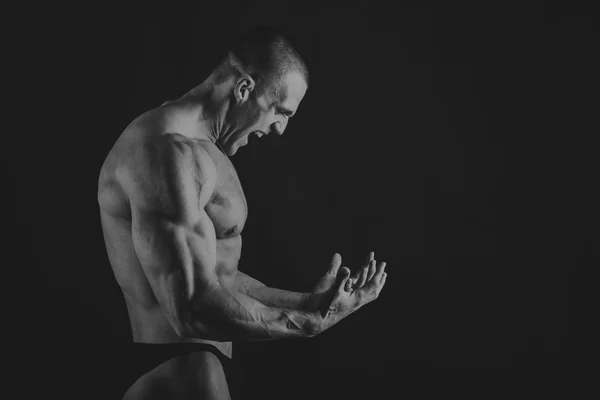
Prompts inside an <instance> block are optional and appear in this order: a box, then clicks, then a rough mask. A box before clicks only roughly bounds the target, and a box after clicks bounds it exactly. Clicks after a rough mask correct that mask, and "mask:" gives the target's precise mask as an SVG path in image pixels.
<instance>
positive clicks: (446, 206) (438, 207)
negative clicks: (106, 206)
mask: <svg viewBox="0 0 600 400" xmlns="http://www.w3.org/2000/svg"><path fill="white" fill-rule="evenodd" d="M82 3H83V2H82ZM368 4H369V6H367V5H365V6H361V7H359V6H349V5H345V6H339V7H334V6H321V7H318V8H315V7H314V5H301V4H299V3H296V4H293V3H290V4H286V3H281V2H272V1H262V2H260V3H255V4H250V3H243V4H235V3H227V4H225V3H223V5H214V4H212V5H209V4H205V3H203V2H195V3H193V4H187V5H179V4H178V5H168V4H166V3H165V4H163V5H162V6H149V5H145V6H143V7H140V8H138V7H133V6H128V7H124V6H119V7H114V6H108V5H97V6H90V5H84V4H79V5H76V4H72V5H68V6H67V5H61V6H60V7H58V6H57V7H56V8H54V9H52V10H48V11H47V14H46V15H43V17H44V20H45V21H44V22H45V24H44V26H45V27H47V29H45V30H44V32H43V34H40V36H39V37H38V41H39V42H43V43H46V47H45V50H46V51H47V60H46V61H47V62H48V63H49V64H48V65H47V66H43V65H41V67H43V70H42V68H40V72H39V75H38V76H39V77H41V79H42V80H44V81H45V82H43V83H46V84H47V86H46V87H47V94H48V96H47V104H46V105H45V106H46V107H45V109H44V110H43V111H42V112H40V113H39V116H40V117H42V119H43V120H46V121H47V123H48V126H47V128H46V129H45V130H43V131H40V132H39V133H31V134H29V135H28V136H26V141H28V142H29V143H34V144H35V146H33V147H35V150H34V152H33V153H31V154H35V155H34V156H33V157H32V159H33V162H32V163H25V164H26V165H23V163H21V164H18V163H16V164H13V165H14V167H13V168H9V173H10V175H11V177H12V178H13V179H12V181H11V182H12V185H13V186H11V187H12V188H14V190H13V193H15V195H14V196H12V199H13V200H14V205H15V206H16V207H17V208H15V210H20V211H18V212H16V213H14V214H17V215H19V216H25V218H17V219H16V220H17V221H19V223H18V224H16V225H15V231H14V232H16V235H17V236H18V237H19V238H21V239H22V240H19V241H18V243H19V245H18V246H14V247H13V250H16V251H18V252H19V253H18V254H20V255H21V257H22V258H21V259H26V260H28V261H27V262H26V263H25V264H26V267H24V268H26V270H27V274H29V276H30V278H33V277H35V279H31V280H33V282H34V283H33V286H31V285H28V288H29V289H30V290H31V291H32V292H33V293H35V294H41V296H27V298H31V297H39V298H40V299H41V301H39V300H36V301H32V303H33V304H35V306H34V307H27V308H28V311H27V312H26V313H25V315H26V319H27V320H28V321H27V322H29V323H31V324H32V325H34V326H35V328H34V329H33V330H31V331H29V333H31V335H32V337H33V338H32V340H33V343H35V345H34V346H38V345H39V346H40V347H39V348H40V349H42V348H45V349H46V350H47V349H50V350H51V352H50V353H38V354H47V355H45V356H44V357H43V359H44V361H46V362H48V369H45V370H44V375H45V376H46V377H49V378H50V380H51V383H52V385H53V387H56V388H57V389H58V390H59V392H58V393H62V394H63V395H64V396H66V397H69V398H70V396H71V394H73V395H76V394H81V393H82V392H80V390H83V391H84V392H83V393H85V394H86V396H84V397H89V396H91V397H92V398H93V397H94V396H98V397H99V398H100V397H102V398H107V397H106V395H105V392H107V393H108V390H109V388H110V386H111V382H112V381H113V377H114V375H115V374H118V373H119V366H120V365H123V362H122V361H120V360H119V351H120V350H119V349H120V348H121V346H122V345H123V344H125V343H127V342H128V341H129V340H131V333H130V328H129V322H128V319H127V312H126V308H125V304H124V300H123V297H122V295H121V293H120V291H119V288H118V286H117V284H116V282H115V280H114V277H113V275H112V271H111V269H110V266H109V264H108V260H107V256H106V252H105V249H104V243H103V240H102V234H101V229H100V222H99V215H98V206H97V201H96V190H97V177H98V173H99V169H100V166H101V165H102V162H103V161H104V157H105V156H106V154H107V153H108V151H109V150H110V149H111V147H112V145H113V143H114V142H115V140H116V138H117V137H118V135H119V134H120V133H121V131H122V130H123V129H124V128H125V126H127V124H128V123H129V122H130V121H131V120H132V119H133V118H135V117H136V116H137V115H139V114H140V113H142V112H144V111H145V110H148V109H150V108H153V107H156V106H158V105H160V104H161V103H162V102H164V101H166V100H170V99H174V98H176V97H178V96H180V95H181V94H183V93H184V92H186V91H187V90H189V89H190V88H191V87H193V86H195V85H197V84H198V83H200V82H202V81H203V80H204V78H205V77H206V76H207V75H208V74H209V73H210V71H211V70H212V68H213V67H214V66H215V65H216V63H217V62H218V61H219V60H220V57H221V56H222V55H223V51H224V50H225V46H226V44H227V43H228V42H229V41H230V40H231V39H232V38H233V37H234V36H235V35H237V34H238V33H240V32H242V31H244V30H246V29H247V28H250V27H252V26H255V25H264V24H271V25H276V26H279V27H282V28H284V29H285V30H286V31H287V32H288V33H289V35H290V37H291V39H292V40H294V41H295V42H296V44H297V46H298V48H299V50H300V52H301V54H302V55H303V56H304V57H305V59H306V61H307V63H308V65H309V68H310V72H311V86H310V88H309V91H308V93H307V95H306V97H305V99H304V101H303V103H302V105H301V107H300V109H299V112H298V114H297V116H296V117H294V118H293V119H292V121H291V123H290V124H289V126H288V129H287V131H286V133H285V134H284V136H283V137H273V138H271V137H269V138H267V139H266V140H264V139H263V140H260V141H257V140H251V141H250V143H249V145H248V146H247V147H245V148H242V149H241V151H240V152H239V153H238V154H237V155H236V156H235V157H233V162H234V164H235V166H236V168H237V170H238V173H239V175H240V178H241V181H242V184H243V187H244V191H245V193H246V196H247V199H248V203H249V219H248V221H247V225H246V228H245V231H244V233H243V236H244V247H243V253H242V260H241V264H240V269H241V270H243V271H245V272H247V273H248V274H250V275H252V276H254V277H256V278H257V279H260V280H262V281H263V282H265V283H266V284H268V285H271V286H276V287H281V288H285V289H289V290H296V291H308V290H309V289H310V288H311V286H312V285H313V284H314V283H315V282H316V280H317V279H318V277H320V275H321V274H322V273H323V272H324V271H325V269H326V267H327V264H328V261H329V259H330V257H331V255H332V254H333V253H334V252H340V253H341V254H342V256H343V258H344V261H345V263H346V264H347V265H348V266H349V267H351V268H356V267H358V266H359V264H360V262H361V261H362V260H363V258H364V256H365V255H366V254H367V253H368V252H369V251H370V250H374V251H375V252H376V257H377V258H378V259H380V260H385V261H387V263H388V267H387V271H388V275H389V276H388V280H387V285H386V287H385V289H384V290H383V292H382V294H381V296H380V298H379V299H378V300H377V301H376V302H374V303H372V304H370V305H368V306H367V307H365V308H363V309H361V310H360V311H359V312H358V313H356V314H355V315H353V316H352V317H350V318H348V319H346V320H344V321H343V322H342V323H341V324H339V325H337V326H336V327H334V328H332V329H331V330H329V331H327V332H326V333H324V334H323V335H321V336H319V337H316V338H314V339H310V340H308V341H281V342H270V343H261V344H257V343H252V344H249V343H239V344H237V345H236V346H235V348H234V358H235V360H236V363H237V364H239V366H241V367H243V368H244V371H245V381H244V382H245V390H246V392H247V393H248V398H257V399H259V398H261V399H262V398H274V399H275V398H277V399H279V398H314V399H321V398H357V399H358V398H396V397H397V398H400V397H401V396H403V395H408V394H409V392H410V393H413V395H411V396H409V397H410V398H415V397H419V396H415V395H414V393H417V394H420V395H422V396H423V398H431V397H430V396H428V395H425V394H426V393H430V394H433V393H435V394H437V395H464V394H466V393H474V394H476V395H477V397H478V398H489V397H490V394H492V393H497V391H498V390H502V389H506V388H517V387H521V386H520V385H521V384H523V383H525V384H526V386H527V388H528V390H529V391H531V393H536V392H537V391H539V390H544V391H548V392H550V391H552V390H553V388H554V387H555V385H556V384H560V385H561V386H562V385H563V384H564V386H569V387H571V383H570V382H571V378H572V376H573V375H578V374H580V371H584V370H585V368H584V366H583V365H584V364H583V363H582V362H581V359H583V358H586V356H585V351H584V352H580V350H582V349H581V348H580V347H581V346H579V341H580V339H579V338H578V337H577V336H576V334H575V332H576V331H575V322H576V320H577V318H578V315H577V311H576V310H575V309H574V298H575V297H579V294H576V293H574V289H573V280H574V279H575V277H576V276H577V273H578V272H577V271H581V270H589V269H593V268H594V267H597V266H598V255H599V253H598V247H597V243H598V234H597V232H598V229H597V227H598V222H599V219H598V211H597V204H600V201H599V200H600V199H599V196H598V195H597V193H596V190H595V187H596V186H597V183H598V178H597V170H596V168H597V148H596V147H594V146H593V145H592V143H593V137H594V136H597V125H594V126H593V124H595V121H593V120H592V113H593V112H595V113H596V114H597V109H596V108H595V107H594V102H593V99H594V98H595V97H597V95H598V92H597V91H595V90H594V89H593V82H594V75H595V74H596V73H597V70H598V69H599V68H598V63H597V62H596V61H595V55H596V53H597V44H598V42H597V41H596V40H595V39H594V34H596V32H595V30H594V27H593V25H592V23H593V15H592V14H591V12H590V9H587V8H583V7H581V6H580V5H575V4H574V3H570V6H568V7H565V5H564V4H559V3H544V2H528V3H522V4H520V5H518V6H508V5H498V6H487V7H482V6H481V5H475V4H471V5H460V6H458V5H447V6H435V7H433V6H425V5H421V6H413V5H410V6H398V5H397V4H394V5H388V6H385V7H384V6H383V5H382V4H383V3H382V4H381V5H378V4H377V3H375V2H368ZM415 4H417V3H415ZM43 83H42V87H44V86H43ZM32 117H33V116H32ZM13 155H14V154H13ZM9 156H10V155H9ZM23 174H25V175H23ZM13 216H14V215H13ZM28 265H36V266H40V267H41V268H31V269H30V268H29V267H28ZM31 280H29V281H28V282H30V281H31ZM23 304H26V305H27V304H29V303H28V302H26V301H24V302H23ZM27 326H29V325H27ZM30 361H31V360H29V359H28V361H27V363H28V362H30ZM27 365H31V364H27ZM575 371H577V372H575ZM29 372H31V373H33V374H35V372H34V371H29ZM33 376H34V377H35V376H36V375H33ZM484 376H485V377H488V376H491V377H492V380H493V382H494V383H493V384H490V385H488V384H486V383H485V382H487V379H485V378H483V379H482V377H484ZM532 378H533V379H532ZM34 379H35V378H34ZM534 381H535V382H537V383H536V384H533V383H532V382H534ZM511 390H513V389H511ZM514 390H515V391H514V392H513V393H521V392H520V391H517V389H514ZM385 393H387V394H385ZM77 397H79V396H77ZM534 397H535V396H534Z"/></svg>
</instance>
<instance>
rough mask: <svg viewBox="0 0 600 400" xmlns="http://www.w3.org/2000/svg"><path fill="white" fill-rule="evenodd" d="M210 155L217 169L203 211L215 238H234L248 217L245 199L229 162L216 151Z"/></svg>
mask: <svg viewBox="0 0 600 400" xmlns="http://www.w3.org/2000/svg"><path fill="white" fill-rule="evenodd" d="M211 150H212V149H211ZM210 153H211V156H212V158H213V160H214V163H215V166H216V167H217V182H216V185H215V191H214V194H213V196H212V197H211V199H210V201H209V202H208V204H207V205H206V207H205V211H206V213H207V214H208V217H209V218H210V219H211V221H212V222H213V225H214V227H215V233H216V236H217V238H227V237H232V236H236V235H239V234H240V233H241V231H242V229H243V228H244V224H245V222H246V219H247V217H248V206H247V203H246V197H245V196H244V192H243V190H242V185H241V183H240V179H239V177H238V175H237V172H236V171H235V168H234V167H233V164H232V163H231V161H229V159H228V158H227V157H225V156H224V155H222V154H221V153H220V152H218V151H214V150H213V151H210Z"/></svg>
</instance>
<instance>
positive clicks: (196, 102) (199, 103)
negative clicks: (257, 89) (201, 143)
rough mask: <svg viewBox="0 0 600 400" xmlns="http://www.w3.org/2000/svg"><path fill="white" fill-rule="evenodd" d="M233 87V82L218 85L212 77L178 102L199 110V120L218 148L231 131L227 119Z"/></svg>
mask: <svg viewBox="0 0 600 400" xmlns="http://www.w3.org/2000/svg"><path fill="white" fill-rule="evenodd" d="M231 86H232V80H228V81H225V82H222V83H216V82H215V79H214V76H213V75H211V76H209V77H208V78H207V79H206V80H205V81H204V82H202V83H201V84H200V85H198V86H196V87H194V88H193V89H192V90H190V91H189V92H187V93H186V94H184V95H183V96H181V97H180V98H179V99H178V100H177V101H178V102H182V103H183V104H185V105H186V106H191V107H198V108H199V110H200V112H199V114H198V120H199V121H200V122H201V123H202V125H204V126H205V127H206V130H207V132H206V133H207V135H208V137H209V139H210V140H211V141H212V142H213V143H215V144H216V145H217V146H219V141H220V140H221V139H222V138H223V137H224V136H225V135H226V134H227V133H228V131H229V130H230V127H229V126H228V124H227V122H226V121H227V118H226V117H227V114H228V111H229V106H230V96H229V94H230V93H231ZM219 147H220V146H219Z"/></svg>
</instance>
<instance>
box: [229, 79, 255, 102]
mask: <svg viewBox="0 0 600 400" xmlns="http://www.w3.org/2000/svg"><path fill="white" fill-rule="evenodd" d="M255 86H256V83H255V82H254V79H252V77H251V76H250V75H247V74H244V75H242V76H241V77H240V78H239V79H238V80H237V82H236V84H235V88H234V90H233V94H234V96H235V99H236V101H237V102H238V103H242V102H245V101H246V100H248V98H249V97H250V93H251V92H252V91H253V90H254V87H255Z"/></svg>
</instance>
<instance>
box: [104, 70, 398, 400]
mask: <svg viewBox="0 0 600 400" xmlns="http://www.w3.org/2000/svg"><path fill="white" fill-rule="evenodd" d="M254 86H255V83H254V81H253V80H252V78H250V77H249V76H242V77H241V78H233V77H232V78H231V79H230V80H228V81H226V82H224V83H221V84H218V85H217V84H216V83H215V80H214V77H213V76H212V75H211V77H209V78H208V79H207V80H206V81H205V82H204V83H202V84H201V85H199V86H198V87H196V88H194V89H193V90H192V91H190V92H189V93H188V94H186V95H184V96H183V97H182V98H180V99H178V100H176V101H173V102H169V103H166V104H164V105H163V106H161V107H159V108H156V109H154V110H151V111H149V112H147V113H145V114H143V115H141V116H140V117H138V118H137V119H136V120H134V121H133V122H132V123H131V124H130V125H129V126H128V127H127V128H126V129H125V131H124V132H123V133H122V134H121V136H120V137H119V139H118V140H117V142H116V143H115V145H114V147H113V148H112V150H111V151H110V153H109V154H108V156H107V158H106V160H105V162H104V164H103V166H102V169H101V172H100V177H99V186H98V202H99V206H100V216H101V223H102V229H103V232H104V238H105V243H106V248H107V252H108V256H109V260H110V263H111V266H112V268H113V271H114V275H115V277H116V279H117V282H118V283H119V285H120V287H121V288H122V290H123V294H124V297H125V300H126V304H127V309H128V312H129V318H130V322H131V329H132V332H133V339H134V342H140V343H181V342H195V343H209V344H212V345H214V346H215V347H217V348H218V349H219V350H220V351H221V352H222V353H223V354H224V355H226V356H227V357H231V341H232V340H273V339H284V338H309V337H312V336H314V335H316V334H319V333H321V332H323V331H324V330H326V329H328V328H329V327H331V326H333V325H334V324H336V323H337V322H339V321H340V320H341V319H343V318H345V317H346V316H348V315H350V314H351V313H352V312H354V311H356V310H358V309H359V308H360V307H362V306H363V305H365V304H368V303H369V302H371V301H373V300H375V299H376V298H377V297H378V295H379V293H380V291H381V289H382V288H383V286H384V285H385V280H386V275H387V274H386V273H385V272H384V269H385V263H379V264H377V262H376V261H375V260H374V254H373V253H371V254H370V255H369V257H368V259H367V260H366V262H365V265H363V266H362V268H360V269H358V271H357V272H356V274H355V275H354V276H352V277H351V276H350V270H349V269H348V268H346V267H341V256H340V255H339V254H335V255H334V257H333V259H332V261H331V263H330V266H329V269H328V270H327V272H326V273H325V275H324V276H323V277H322V278H321V280H320V281H319V282H318V283H317V284H316V285H315V287H314V289H313V291H312V292H310V293H295V292H289V291H285V290H281V289H276V288H270V287H267V286H266V285H264V284H262V283H261V282H258V281H257V280H255V279H253V278H251V277H249V276H248V275H246V274H244V273H243V272H241V271H238V269H237V265H238V261H239V259H240V256H241V250H242V236H241V232H242V230H243V227H244V223H245V221H246V218H247V204H246V199H245V197H244V193H243V191H242V187H241V185H240V181H239V178H238V176H237V173H236V171H235V169H234V167H233V165H232V163H231V162H230V160H229V158H228V157H227V156H228V155H229V156H231V155H233V154H235V153H236V152H237V150H238V149H239V148H240V147H242V146H244V145H245V144H247V143H248V137H249V136H250V135H251V134H254V133H255V132H262V133H263V134H272V133H275V134H278V135H281V134H283V132H284V130H285V128H286V126H287V123H288V120H289V118H290V117H291V116H292V115H293V114H294V113H295V112H296V111H297V109H298V107H299V105H300V102H301V100H302V98H303V97H304V94H305V92H306V84H305V82H304V80H303V79H302V77H301V76H300V75H299V74H298V73H295V72H290V73H288V75H287V76H286V77H285V79H284V81H283V84H282V86H281V89H280V90H279V91H278V92H277V93H271V92H270V91H267V92H265V93H264V94H262V95H261V96H256V95H255V93H254V89H255V87H254ZM257 136H261V135H260V134H257ZM124 398H125V399H153V398H170V399H187V398H195V399H229V398H230V394H229V391H228V388H227V382H226V378H225V375H224V372H223V368H222V366H221V364H220V362H219V360H218V358H217V357H216V356H215V355H214V354H211V353H209V352H197V353H193V354H188V355H186V356H181V357H175V358H172V359H170V360H168V361H166V362H165V363H163V364H161V365H159V366H157V367H156V368H155V369H153V370H152V371H150V372H148V373H147V374H145V375H144V376H142V377H140V378H139V379H138V380H137V381H136V382H135V383H134V384H133V385H132V386H131V387H130V388H129V390H128V391H127V393H126V394H125V397H124Z"/></svg>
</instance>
